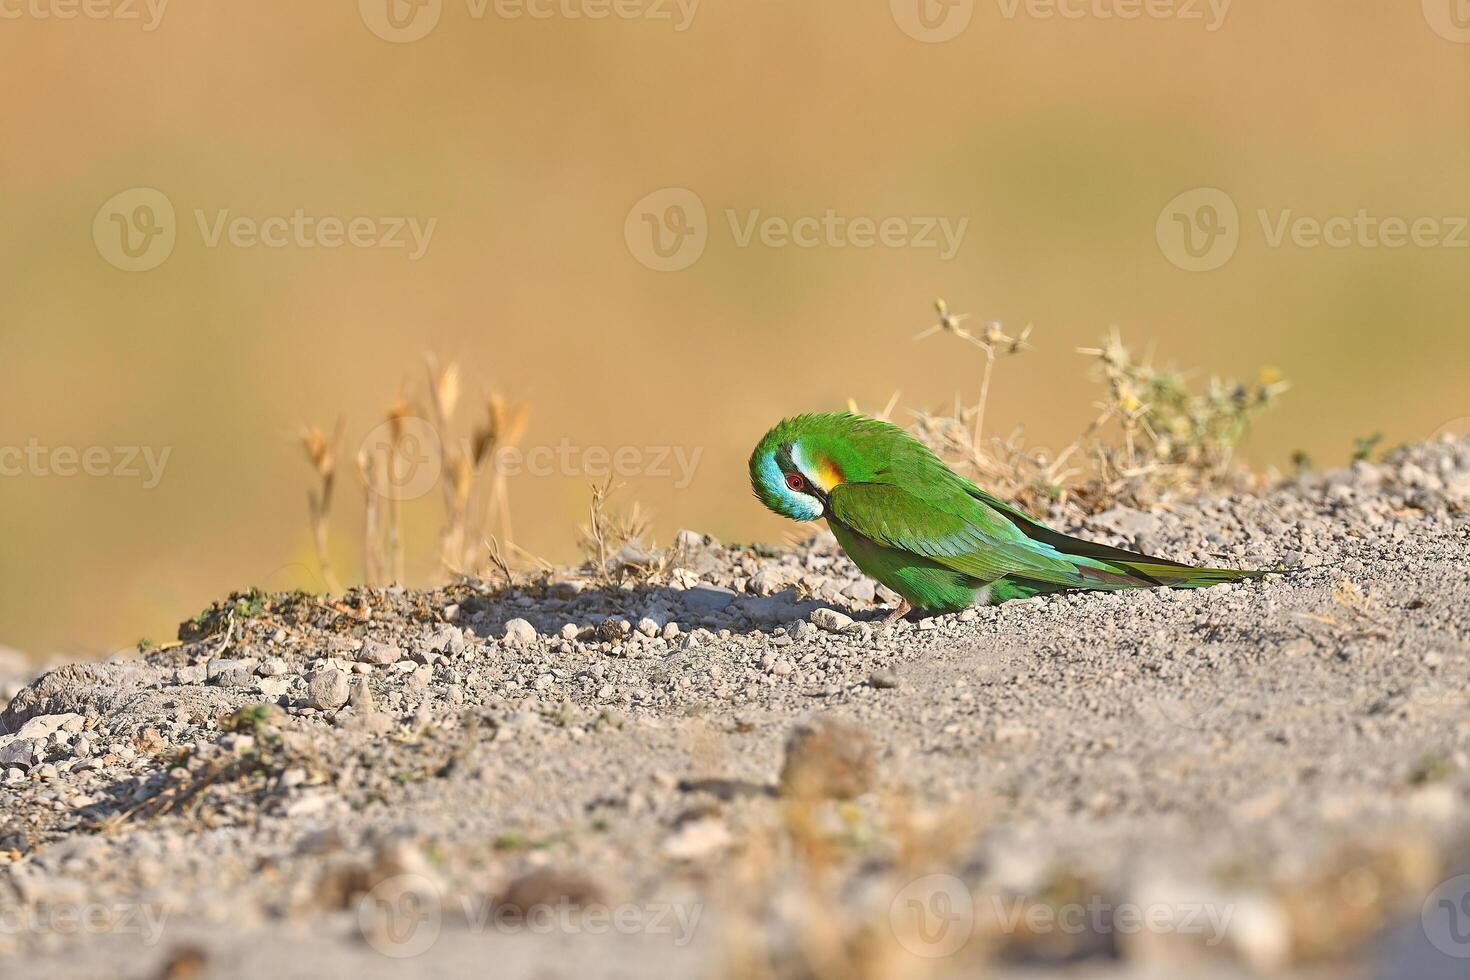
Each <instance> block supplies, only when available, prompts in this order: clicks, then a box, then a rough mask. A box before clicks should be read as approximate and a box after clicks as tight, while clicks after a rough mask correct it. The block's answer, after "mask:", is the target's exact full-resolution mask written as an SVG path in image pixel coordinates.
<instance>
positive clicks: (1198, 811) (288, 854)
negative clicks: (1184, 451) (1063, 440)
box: [0, 443, 1470, 977]
mask: <svg viewBox="0 0 1470 980" xmlns="http://www.w3.org/2000/svg"><path fill="white" fill-rule="evenodd" d="M1467 500H1470V443H1461V444H1458V445H1455V444H1448V443H1446V444H1439V445H1433V446H1420V447H1412V448H1410V449H1407V450H1403V451H1401V452H1400V453H1398V454H1396V455H1394V456H1393V457H1391V458H1390V459H1389V460H1388V461H1387V462H1386V463H1384V464H1381V465H1377V466H1372V465H1367V464H1359V465H1357V466H1356V467H1354V468H1353V469H1350V470H1344V471H1339V472H1332V473H1327V474H1323V475H1320V476H1314V477H1310V478H1306V479H1304V480H1302V481H1300V482H1294V483H1291V484H1289V485H1285V486H1282V487H1279V488H1277V489H1275V490H1273V491H1271V492H1269V493H1267V494H1265V495H1263V496H1250V497H1241V498H1202V499H1199V500H1196V501H1191V502H1188V503H1181V504H1178V505H1175V506H1174V507H1172V508H1171V509H1170V510H1167V511H1160V512H1158V513H1142V512H1138V511H1131V510H1126V509H1114V510H1111V511H1108V512H1106V513H1104V514H1100V515H1096V516H1094V517H1091V518H1087V519H1085V521H1081V520H1080V519H1079V518H1078V517H1077V515H1068V514H1059V515H1057V516H1056V518H1055V519H1056V520H1057V521H1059V522H1060V523H1063V524H1065V525H1066V526H1068V528H1069V529H1071V530H1078V531H1084V532H1086V533H1088V534H1091V535H1094V536H1096V537H1098V538H1100V539H1104V540H1108V541H1111V542H1113V543H1118V544H1123V545H1126V546H1130V547H1136V548H1140V549H1143V550H1148V551H1152V552H1155V553H1161V554H1165V555H1168V556H1170V557H1177V558H1180V559H1184V560H1192V561H1199V562H1206V561H1208V562H1210V563H1221V562H1230V563H1236V564H1240V565H1249V566H1255V567H1263V568H1280V569H1282V572H1283V574H1280V575H1272V576H1270V577H1268V578H1267V579H1266V580H1265V581H1263V582H1256V583H1250V584H1245V585H1239V586H1221V587H1217V588H1214V589H1210V590H1208V591H1196V592H1186V591H1181V592H1164V591H1140V592H1133V593H1124V594H1114V595H1070V596H1059V597H1053V598H1047V599H1037V600H1031V601H1028V602H1023V603H1010V604H1006V605H1004V606H1001V607H997V608H984V609H976V610H971V611H969V612H967V613H965V614H962V615H960V616H954V617H942V618H939V619H932V620H923V621H921V622H913V623H902V624H900V625H898V626H897V627H895V628H894V629H893V630H891V631H883V630H881V629H880V628H879V627H878V622H877V621H878V620H879V619H881V616H882V615H883V613H884V612H885V605H884V602H885V596H884V595H883V592H882V590H877V592H876V593H875V591H874V590H873V589H872V587H871V585H870V584H869V583H867V582H865V581H864V580H863V579H862V578H861V577H860V576H859V575H858V574H857V572H856V570H855V569H853V568H852V567H851V565H850V563H848V562H847V561H846V560H845V559H844V558H843V557H842V556H841V553H840V552H839V551H838V550H837V549H836V548H835V546H834V544H833V543H832V542H831V540H830V538H826V537H819V538H818V539H816V540H814V541H813V542H811V543H810V544H808V545H806V546H803V547H801V548H799V549H796V550H794V551H790V552H785V553H771V552H769V551H766V550H764V549H761V550H760V551H756V550H750V549H732V548H726V547H723V546H721V545H719V544H717V543H715V542H712V541H710V540H708V539H707V538H703V537H701V536H699V535H696V534H691V533H687V532H686V533H684V534H682V535H681V536H680V540H679V542H678V544H677V565H676V570H675V571H673V572H672V573H670V574H667V575H665V576H664V577H663V579H662V580H661V581H660V582H659V584H657V585H645V586H631V585H629V586H625V587H616V586H613V587H609V586H599V585H597V584H595V583H591V582H587V581H583V580H580V579H577V578H576V577H575V576H571V575H568V576H561V577H558V578H557V579H556V580H554V581H548V582H541V583H536V584H528V585H523V586H522V587H521V588H518V589H516V590H512V591H497V590H492V589H490V588H489V587H486V586H470V585H464V586H456V587H453V588H449V589H445V590H440V591H436V592H425V593H420V592H411V591H405V590H400V589H388V590H361V591H356V592H353V593H350V594H349V595H348V596H346V597H344V598H342V599H341V600H321V599H317V598H313V597H306V596H261V595H243V596H237V597H232V599H231V600H228V601H225V602H221V603H219V604H217V605H216V606H214V607H212V608H211V609H210V610H206V612H205V613H202V614H201V615H200V617H197V618H196V619H195V620H194V621H191V622H190V623H186V624H184V626H183V627H182V628H181V641H182V642H180V643H179V644H177V645H174V646H171V647H170V648H168V649H163V650H157V651H152V652H149V653H146V654H144V655H140V656H136V657H130V658H119V659H117V660H114V661H113V662H109V663H103V664H77V665H71V666H66V667H61V668H57V669H55V670H52V671H50V672H48V673H47V674H45V675H43V676H41V677H40V678H37V679H35V680H34V681H32V682H31V683H30V684H29V685H28V686H26V687H25V688H24V689H22V690H20V691H19V693H18V694H17V695H16V697H15V698H14V700H13V701H12V702H11V703H10V705H9V708H8V709H7V710H6V712H5V713H4V715H3V716H0V732H6V733H8V734H5V735H0V821H3V822H0V962H5V961H6V960H8V961H9V962H8V963H7V964H6V965H5V966H4V967H3V968H4V970H5V972H6V974H7V975H17V976H47V977H50V976H96V975H101V974H106V975H121V976H125V977H187V976H210V977H246V976H259V975H262V974H270V973H274V974H277V975H284V976H299V975H312V976H389V975H401V973H402V972H403V971H404V970H405V969H408V970H410V971H411V972H412V973H413V974H414V975H418V974H422V975H441V976H458V975H465V976H482V975H485V973H486V972H487V970H490V969H493V970H494V972H495V975H497V976H507V977H519V976H525V977H532V976H535V977H547V976H574V975H576V976H581V975H592V976H608V977H620V976H662V975H667V976H678V977H688V976H711V977H722V976H729V975H738V976H818V977H825V976H849V975H858V976H864V975H866V976H875V977H876V976H907V975H915V976H917V975H936V976H951V975H953V976H959V975H969V974H971V973H975V972H987V973H988V975H991V976H995V975H1000V976H1008V975H1012V974H1014V975H1017V976H1026V977H1035V976H1047V975H1052V974H1054V973H1055V974H1058V975H1060V974H1065V975H1066V976H1069V977H1070V976H1088V977H1091V976H1097V977H1133V976H1177V975H1179V973H1180V972H1181V971H1182V970H1185V969H1187V970H1189V971H1190V972H1191V973H1192V974H1194V975H1197V976H1204V977H1210V976H1220V977H1240V976H1252V975H1257V974H1263V973H1269V974H1272V975H1286V976H1334V977H1335V976H1344V975H1350V976H1405V977H1408V976H1415V977H1420V976H1436V975H1443V976H1446V977H1449V976H1455V977H1458V976H1463V975H1465V972H1466V970H1467V969H1470V901H1467V900H1465V896H1466V895H1467V893H1470V879H1458V878H1457V877H1456V872H1457V871H1459V870H1462V869H1463V867H1465V866H1466V865H1465V864H1464V863H1463V861H1464V858H1465V856H1466V855H1465V850H1464V843H1465V841H1466V831H1467V827H1470V821H1467V819H1466V811H1465V802H1466V795H1467V790H1470V758H1467V755H1466V749H1467V741H1470V724H1467V723H1470V564H1467V558H1470V517H1467V514H1466V512H1465V509H1464V507H1465V504H1466V502H1467ZM0 667H5V668H6V669H8V670H10V672H11V673H12V674H14V673H15V672H16V671H18V670H19V667H18V666H17V665H16V664H15V662H14V661H13V660H10V661H0ZM13 680H14V679H13V678H12V681H13ZM1462 919H1463V922H1462V921H1461V920H1462ZM191 971H192V972H191Z"/></svg>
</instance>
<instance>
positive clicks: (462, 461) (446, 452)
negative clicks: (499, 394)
mask: <svg viewBox="0 0 1470 980" xmlns="http://www.w3.org/2000/svg"><path fill="white" fill-rule="evenodd" d="M424 365H425V367H426V368H427V370H428V376H429V408H430V410H431V421H432V422H433V425H434V430H435V431H436V432H437V433H438V434H439V462H440V469H439V480H440V488H441V489H442V490H443V493H444V515H445V516H444V529H443V532H442V533H441V535H440V539H439V561H440V563H441V564H442V565H443V566H444V568H445V569H447V570H448V571H449V572H451V573H461V572H463V570H464V568H463V556H464V554H465V540H466V530H467V522H468V518H469V500H470V491H471V489H472V483H473V479H472V478H473V470H472V467H471V465H470V460H469V459H468V456H467V454H466V453H465V452H464V451H463V450H462V449H461V448H460V447H459V445H458V443H457V442H456V440H454V439H453V438H448V436H450V434H451V432H452V427H451V420H452V419H453V418H454V410H455V408H456V407H457V406H458V404H459V365H458V364H455V363H453V362H451V363H449V364H448V365H446V366H444V367H440V365H439V359H438V358H437V357H435V356H434V355H433V354H427V355H425V357H424Z"/></svg>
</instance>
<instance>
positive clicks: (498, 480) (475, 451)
mask: <svg viewBox="0 0 1470 980" xmlns="http://www.w3.org/2000/svg"><path fill="white" fill-rule="evenodd" d="M530 418H531V403H530V402H515V403H512V402H510V401H509V400H507V399H506V398H505V397H504V396H502V395H500V394H499V393H498V392H491V393H490V394H489V395H488V396H487V397H486V399H485V421H484V422H483V423H481V424H480V426H478V427H477V428H476V429H475V430H474V433H473V435H472V436H471V439H470V457H471V459H472V461H473V469H474V475H475V484H476V492H475V493H474V494H473V498H474V499H476V500H478V501H479V503H478V505H477V506H472V507H471V513H472V514H475V515H478V517H477V518H476V521H477V523H476V526H475V527H474V528H473V529H472V532H471V533H472V534H473V536H474V537H479V538H483V537H484V536H485V535H486V534H488V533H489V531H490V529H491V528H497V529H498V530H497V533H498V536H499V538H500V539H502V540H504V541H505V545H506V547H508V548H514V547H515V532H514V529H513V528H512V526H511V519H510V491H509V487H508V485H507V481H506V478H505V473H504V471H503V470H502V469H501V467H500V466H499V465H498V463H497V454H499V453H501V452H504V451H505V450H509V449H514V448H516V446H518V445H519V444H520V441H521V437H522V436H524V435H525V433H526V426H527V424H528V423H529V422H530ZM466 564H470V565H471V566H473V560H472V559H471V558H469V557H468V556H467V558H466Z"/></svg>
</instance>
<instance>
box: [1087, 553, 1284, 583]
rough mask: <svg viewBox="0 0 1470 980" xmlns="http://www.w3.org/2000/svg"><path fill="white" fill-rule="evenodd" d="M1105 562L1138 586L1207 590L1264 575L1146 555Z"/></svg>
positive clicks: (1248, 570)
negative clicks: (1163, 562)
mask: <svg viewBox="0 0 1470 980" xmlns="http://www.w3.org/2000/svg"><path fill="white" fill-rule="evenodd" d="M1108 564H1110V565H1115V566H1117V567H1118V568H1119V569H1120V570H1121V571H1123V572H1125V573H1126V574H1127V575H1128V576H1129V577H1130V578H1136V579H1138V580H1140V581H1139V584H1141V585H1146V586H1161V585H1162V586H1167V587H1168V588H1171V589H1207V588H1209V587H1210V586H1212V585H1219V584H1221V583H1222V582H1243V581H1246V580H1247V579H1255V578H1260V577H1262V576H1263V575H1265V574H1267V573H1266V572H1263V571H1255V570H1251V569H1244V568H1190V567H1189V566H1181V565H1175V564H1173V563H1169V564H1160V563H1158V562H1155V561H1153V560H1151V559H1147V558H1145V559H1144V560H1142V561H1119V560H1114V561H1111V562H1109V563H1108ZM1123 587H1124V588H1126V587H1127V586H1123Z"/></svg>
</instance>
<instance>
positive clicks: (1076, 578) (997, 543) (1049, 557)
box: [750, 414, 1264, 612]
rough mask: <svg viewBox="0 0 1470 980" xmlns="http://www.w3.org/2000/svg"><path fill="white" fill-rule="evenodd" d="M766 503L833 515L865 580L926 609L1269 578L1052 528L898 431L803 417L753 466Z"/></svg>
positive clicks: (801, 515) (852, 418)
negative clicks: (1189, 563)
mask: <svg viewBox="0 0 1470 980" xmlns="http://www.w3.org/2000/svg"><path fill="white" fill-rule="evenodd" d="M750 474H751V483H752V486H753V487H754V489H755V492H756V496H757V497H759V498H760V499H761V501H762V503H764V504H765V505H766V506H767V507H770V508H771V509H772V510H774V511H776V512H777V513H778V514H782V515H784V516H787V517H792V518H795V519H797V520H815V519H818V518H823V517H825V518H826V520H827V523H828V525H829V526H830V527H831V528H832V533H833V534H834V535H835V536H836V537H837V541H838V543H839V544H841V545H842V547H843V550H845V551H846V552H847V554H848V556H849V557H851V558H852V560H853V562H854V563H855V564H856V565H857V566H858V568H860V569H862V570H863V572H865V573H866V574H868V575H870V576H872V577H873V578H875V579H877V580H878V581H879V582H881V583H883V584H884V585H886V586H888V587H889V588H890V589H892V590H893V591H894V592H897V593H898V594H899V595H900V596H902V597H903V598H904V599H905V600H907V601H908V602H909V603H910V604H912V605H913V606H914V607H916V608H918V609H921V610H924V611H927V612H952V611H955V610H959V609H963V608H965V607H966V606H969V605H972V604H974V603H975V602H977V601H990V602H1002V601H1005V600H1006V599H1013V598H1026V597H1030V596H1034V595H1041V594H1045V593H1048V592H1061V591H1066V590H1071V589H1103V590H1112V589H1130V588H1153V587H1158V586H1169V587H1173V588H1201V587H1206V586H1211V585H1217V584H1219V583H1221V582H1234V581H1239V580H1241V579H1247V578H1256V577H1259V576H1260V575H1262V574H1264V573H1261V572H1250V571H1240V570H1236V569H1225V568H1193V567H1190V566H1187V565H1183V564H1180V563H1178V562H1173V561H1168V560H1165V559H1162V558H1151V557H1148V556H1147V555H1140V554H1135V553H1133V552H1130V551H1124V550H1122V549H1119V548H1111V547H1108V546H1107V545H1101V544H1096V543H1093V542H1090V541H1084V540H1082V539H1080V538H1073V537H1069V536H1067V535H1065V534H1062V533H1060V532H1059V531H1055V530H1053V529H1051V528H1049V527H1047V526H1046V525H1045V524H1042V523H1041V522H1040V521H1038V520H1036V519H1035V518H1033V517H1031V516H1030V515H1028V514H1026V513H1025V512H1024V511H1021V510H1019V509H1017V508H1016V507H1013V506H1011V505H1010V504H1007V503H1005V502H1004V501H1002V500H1000V499H998V498H996V497H994V496H992V495H991V494H989V493H986V492H985V491H984V490H981V489H980V488H979V487H977V486H976V485H975V484H973V483H971V482H970V481H969V480H966V479H965V478H964V477H962V476H960V475H959V474H957V473H955V472H954V471H953V470H951V469H950V468H949V467H948V466H946V465H945V464H944V463H943V462H942V461H941V460H940V459H939V458H938V457H937V456H935V455H934V453H933V452H931V451H930V450H929V449H928V448H927V447H926V446H924V445H923V444H922V443H920V442H919V441H918V440H916V439H914V438H913V437H912V436H910V435H908V433H906V432H904V431H903V430H902V429H900V428H898V427H897V426H894V425H890V424H889V423H887V422H880V421H877V420H874V419H868V418H863V417H861V416H858V415H849V414H843V415H801V416H797V417H796V418H791V419H786V420H785V421H783V422H781V423H779V424H778V425H777V426H776V427H775V428H773V429H772V430H771V431H770V432H768V433H767V434H766V436H765V438H763V439H762V440H761V442H760V444H759V445H758V446H756V449H755V452H754V453H753V454H752V455H751V458H750Z"/></svg>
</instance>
